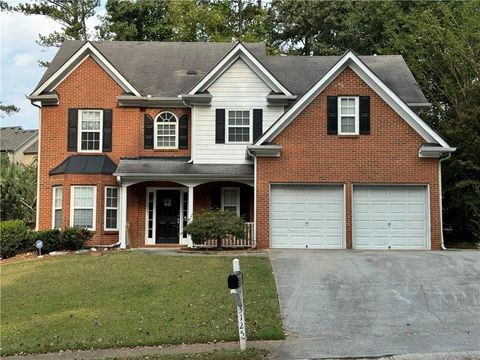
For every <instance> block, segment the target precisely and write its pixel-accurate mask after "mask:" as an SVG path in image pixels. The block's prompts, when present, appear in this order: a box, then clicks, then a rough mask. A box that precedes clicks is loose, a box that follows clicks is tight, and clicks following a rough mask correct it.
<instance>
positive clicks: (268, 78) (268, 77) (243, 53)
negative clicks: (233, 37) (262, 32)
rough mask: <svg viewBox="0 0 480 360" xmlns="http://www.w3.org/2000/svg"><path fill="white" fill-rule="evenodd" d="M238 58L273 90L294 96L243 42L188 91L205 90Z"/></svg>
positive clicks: (189, 93)
mask: <svg viewBox="0 0 480 360" xmlns="http://www.w3.org/2000/svg"><path fill="white" fill-rule="evenodd" d="M238 59H242V60H243V61H245V63H246V64H247V65H248V66H249V67H250V68H251V69H252V70H253V71H254V72H255V74H257V75H258V76H259V77H260V78H261V79H262V80H263V81H264V82H265V83H266V84H267V85H268V86H269V87H270V88H271V89H272V90H273V91H275V92H277V93H283V94H285V95H288V96H292V93H290V91H288V90H287V89H286V88H285V87H284V86H283V85H282V84H281V83H280V82H279V81H278V80H277V79H276V78H275V77H274V76H273V75H272V74H271V73H270V72H269V71H268V70H267V69H266V68H265V66H263V65H262V64H261V63H260V62H259V61H258V60H257V59H256V58H255V57H254V56H253V55H252V54H251V53H250V51H248V50H247V48H246V47H245V46H243V44H242V43H238V44H237V45H236V46H235V47H234V48H233V49H232V50H230V52H229V53H228V54H227V55H226V56H225V57H224V58H223V59H222V60H221V61H220V62H219V63H218V64H217V65H216V66H215V67H214V68H213V69H212V70H211V71H210V72H209V73H208V74H207V75H206V76H205V77H204V78H203V79H202V80H201V81H200V82H199V83H198V84H197V85H195V87H194V88H193V89H192V90H190V91H189V92H188V95H194V94H196V93H197V92H202V91H205V90H206V89H207V88H208V87H209V86H210V85H211V84H213V83H214V82H215V81H216V80H217V79H218V78H219V77H220V76H221V75H222V74H223V73H224V72H225V71H227V70H228V68H229V67H230V66H231V65H232V64H233V63H234V62H235V61H237V60H238Z"/></svg>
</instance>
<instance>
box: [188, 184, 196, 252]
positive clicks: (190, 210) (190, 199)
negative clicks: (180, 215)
mask: <svg viewBox="0 0 480 360" xmlns="http://www.w3.org/2000/svg"><path fill="white" fill-rule="evenodd" d="M193 188H194V186H193V185H188V208H187V217H188V222H190V221H192V218H193ZM187 239H188V247H193V242H192V237H191V236H190V235H187Z"/></svg>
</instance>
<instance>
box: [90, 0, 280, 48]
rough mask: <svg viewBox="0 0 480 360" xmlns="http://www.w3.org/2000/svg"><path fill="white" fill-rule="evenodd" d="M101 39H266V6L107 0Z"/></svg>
mask: <svg viewBox="0 0 480 360" xmlns="http://www.w3.org/2000/svg"><path fill="white" fill-rule="evenodd" d="M106 10H107V14H106V15H105V16H104V17H103V18H102V23H101V25H100V26H98V30H99V34H100V37H101V38H102V39H105V40H133V41H150V40H164V41H165V40H167V41H186V42H190V41H234V40H241V41H247V42H251V41H266V40H267V39H268V37H269V34H270V31H269V29H270V27H271V21H269V16H268V12H267V9H266V6H262V2H261V1H253V0H235V1H234V2H232V1H231V0H185V1H173V0H159V1H157V0H123V1H121V0H108V1H107V4H106Z"/></svg>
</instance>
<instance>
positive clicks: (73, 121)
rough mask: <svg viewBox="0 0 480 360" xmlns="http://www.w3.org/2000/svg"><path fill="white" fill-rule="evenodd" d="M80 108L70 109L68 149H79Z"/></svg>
mask: <svg viewBox="0 0 480 360" xmlns="http://www.w3.org/2000/svg"><path fill="white" fill-rule="evenodd" d="M77 130H78V109H68V134H67V136H68V141H67V151H77V136H78V133H77Z"/></svg>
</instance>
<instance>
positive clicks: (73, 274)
mask: <svg viewBox="0 0 480 360" xmlns="http://www.w3.org/2000/svg"><path fill="white" fill-rule="evenodd" d="M231 260H232V257H227V256H225V257H220V256H215V257H209V256H155V255H147V254H143V253H140V252H133V251H132V252H123V253H111V254H106V255H102V256H100V255H96V256H85V257H65V258H53V259H48V260H46V259H43V260H40V261H25V262H19V263H11V264H4V265H1V266H2V269H1V270H2V283H1V292H2V303H1V312H2V318H1V327H2V333H1V343H2V350H1V351H2V355H7V354H12V353H16V352H20V351H23V352H29V353H31V352H46V351H58V350H62V349H63V350H65V349H90V348H109V347H119V346H137V345H155V344H179V343H197V342H208V341H214V340H217V341H221V340H225V341H233V340H236V339H237V338H238V332H237V328H236V313H235V307H234V304H233V300H232V299H231V296H230V294H229V292H228V289H227V288H226V275H227V273H228V272H229V271H230V270H231ZM240 261H241V264H242V270H243V271H244V275H245V301H246V305H245V310H246V320H247V332H248V337H249V339H251V340H254V339H281V338H283V330H282V325H281V320H280V314H279V307H278V300H277V295H276V288H275V282H274V279H273V275H272V269H271V266H270V263H269V259H268V258H267V257H259V256H248V257H241V258H240Z"/></svg>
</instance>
